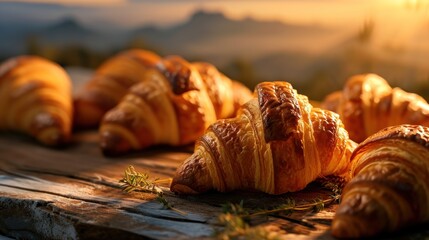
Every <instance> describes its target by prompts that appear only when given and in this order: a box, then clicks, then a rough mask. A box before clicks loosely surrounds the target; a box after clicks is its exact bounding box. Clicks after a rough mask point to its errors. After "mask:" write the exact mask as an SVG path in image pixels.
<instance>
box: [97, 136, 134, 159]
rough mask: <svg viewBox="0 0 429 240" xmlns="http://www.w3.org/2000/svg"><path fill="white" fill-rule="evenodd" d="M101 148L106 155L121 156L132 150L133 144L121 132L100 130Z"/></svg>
mask: <svg viewBox="0 0 429 240" xmlns="http://www.w3.org/2000/svg"><path fill="white" fill-rule="evenodd" d="M99 138H100V148H101V152H102V153H103V155H104V156H108V157H115V156H120V155H122V154H124V153H126V152H129V151H130V150H131V146H130V145H129V143H128V142H127V141H125V140H124V139H123V138H122V136H120V135H119V134H113V133H112V132H110V131H103V130H101V131H100V137H99Z"/></svg>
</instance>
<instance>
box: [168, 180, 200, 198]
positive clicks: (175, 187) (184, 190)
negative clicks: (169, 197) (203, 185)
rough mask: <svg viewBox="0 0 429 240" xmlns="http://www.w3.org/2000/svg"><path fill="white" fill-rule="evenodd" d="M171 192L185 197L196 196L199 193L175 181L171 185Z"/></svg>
mask: <svg viewBox="0 0 429 240" xmlns="http://www.w3.org/2000/svg"><path fill="white" fill-rule="evenodd" d="M170 191H172V192H174V193H176V194H183V195H195V194H198V193H199V192H197V191H195V190H194V189H192V188H190V187H188V186H186V185H183V184H180V183H176V181H175V180H173V182H172V183H171V186H170Z"/></svg>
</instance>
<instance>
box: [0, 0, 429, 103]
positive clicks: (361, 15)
mask: <svg viewBox="0 0 429 240" xmlns="http://www.w3.org/2000/svg"><path fill="white" fill-rule="evenodd" d="M60 2H61V1H60ZM87 2H89V3H91V1H87ZM107 2H109V1H106V3H107ZM232 2H233V3H229V1H176V2H174V1H138V0H132V1H126V2H122V3H112V4H98V3H97V4H95V3H94V4H92V5H91V4H89V5H88V4H70V3H49V1H48V2H46V1H45V2H39V1H24V2H0V60H1V61H3V60H5V59H7V58H10V57H13V56H17V55H21V54H35V55H39V56H43V57H46V58H49V59H51V60H53V61H55V62H57V63H59V64H61V65H62V66H64V67H65V68H66V69H67V71H68V72H69V73H70V74H71V77H72V79H73V80H74V81H75V83H76V85H78V84H81V83H82V82H85V81H87V80H89V78H90V77H91V74H92V72H93V70H94V69H96V68H97V67H98V66H99V65H100V64H101V63H102V62H103V61H104V60H105V59H107V58H108V57H110V56H112V55H113V54H116V53H118V52H120V51H122V50H125V49H129V48H142V49H148V50H152V51H154V52H156V53H158V54H160V55H161V56H166V55H173V54H177V55H180V56H183V57H184V58H185V59H187V60H189V61H197V60H198V61H207V62H210V63H212V64H214V65H215V66H217V67H218V68H219V69H220V70H221V71H222V72H223V73H225V74H226V75H227V76H229V77H230V78H233V79H236V80H239V81H241V82H243V83H244V84H246V85H247V86H248V87H249V88H253V87H254V86H255V85H256V84H257V83H259V82H262V81H273V80H283V81H288V82H291V83H292V84H293V86H294V87H295V88H296V89H297V90H298V92H299V93H302V94H306V95H308V96H309V97H310V98H311V99H313V100H322V99H323V98H324V97H325V96H326V95H327V94H329V93H330V92H332V91H334V90H338V89H341V88H342V87H343V84H344V81H345V80H346V79H347V78H348V77H350V76H352V75H354V74H361V73H369V72H371V73H376V74H379V75H381V76H382V77H384V78H385V79H386V80H388V82H389V83H390V84H391V85H392V86H398V87H401V88H403V89H404V90H406V91H409V92H416V93H418V94H420V95H422V96H424V97H425V98H426V99H429V64H428V61H427V59H428V57H429V18H428V14H427V12H428V6H429V4H427V2H426V1H425V0H420V1H419V0H414V1H407V0H404V1H393V0H392V1H390V3H387V1H383V0H374V1H355V0H350V1H338V0H323V1H322V0H319V1H317V0H306V1H292V0H290V1H278V2H282V3H281V4H280V3H278V2H277V3H276V2H275V1H260V2H259V5H258V4H257V2H258V1H232ZM237 2H238V3H237ZM264 2H265V4H262V3H264ZM392 2H396V3H395V4H391V3H392ZM376 3H377V4H376ZM240 4H241V5H240ZM261 4H262V5H261ZM288 4H289V5H288ZM322 4H323V5H322ZM252 6H253V7H252ZM234 9H235V10H234ZM270 9H271V10H270ZM328 9H329V11H328ZM270 11H271V12H270ZM261 12H263V13H264V14H265V15H262V13H261ZM258 14H259V15H258ZM305 16H307V18H305Z"/></svg>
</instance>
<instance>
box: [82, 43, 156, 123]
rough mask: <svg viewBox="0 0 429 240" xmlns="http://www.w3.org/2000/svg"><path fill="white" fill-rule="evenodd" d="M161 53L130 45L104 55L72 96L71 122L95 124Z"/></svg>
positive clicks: (138, 79)
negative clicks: (117, 52)
mask: <svg viewBox="0 0 429 240" xmlns="http://www.w3.org/2000/svg"><path fill="white" fill-rule="evenodd" d="M160 60H161V57H159V56H158V55H156V54H155V53H152V52H150V51H146V50H141V49H131V50H127V51H123V52H120V53H119V54H117V55H115V56H113V57H111V58H109V59H107V60H106V61H105V62H104V63H103V64H102V65H101V66H100V67H99V68H98V69H97V70H96V72H95V74H94V76H93V77H92V78H91V79H90V80H89V81H88V82H87V83H86V84H85V85H84V87H83V89H82V91H81V92H80V93H79V95H77V96H76V97H75V99H74V108H75V117H74V125H75V126H76V127H77V128H92V127H97V126H98V125H99V123H100V121H101V119H102V117H103V115H104V114H105V113H106V112H107V111H108V110H110V109H111V108H113V107H114V106H116V104H118V103H119V101H120V100H121V99H122V97H123V96H124V95H125V94H126V93H127V91H128V89H129V88H130V87H131V86H132V85H134V84H136V83H138V82H141V81H143V80H144V79H145V77H144V76H145V73H146V71H147V69H150V68H153V67H155V65H156V64H157V63H158V62H159V61H160Z"/></svg>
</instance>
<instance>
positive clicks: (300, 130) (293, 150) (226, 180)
mask: <svg viewBox="0 0 429 240" xmlns="http://www.w3.org/2000/svg"><path fill="white" fill-rule="evenodd" d="M354 147H355V143H354V142H353V141H351V140H349V138H348V134H347V132H346V131H345V129H344V128H343V125H342V123H341V121H340V120H339V117H338V115H337V114H335V113H333V112H330V111H326V110H322V109H318V108H313V107H312V106H311V104H309V102H308V99H307V97H305V96H302V95H299V94H297V93H296V91H295V90H294V89H293V88H292V86H291V85H290V84H289V83H287V82H265V83H261V84H259V85H258V86H257V87H256V89H255V98H254V99H252V100H250V101H249V102H247V103H246V104H244V106H243V108H242V110H241V112H240V114H239V115H238V116H237V117H236V118H231V119H223V120H219V121H217V122H215V123H214V124H212V125H211V126H210V127H209V128H208V129H207V130H206V132H205V134H204V135H203V136H202V137H201V138H200V139H199V140H198V141H197V142H196V145H195V151H194V154H193V155H192V156H191V157H190V158H188V159H187V160H186V161H185V162H184V163H183V164H182V166H180V167H179V169H178V170H177V172H176V175H175V176H174V178H173V182H172V184H171V187H170V188H171V190H172V191H173V192H176V193H181V194H196V193H202V192H205V191H209V190H212V189H214V190H217V191H221V192H226V191H232V190H237V189H244V190H257V191H262V192H266V193H270V194H281V193H285V192H289V191H298V190H301V189H303V188H304V187H305V186H306V185H307V184H308V183H310V182H311V181H313V180H314V179H315V178H317V177H320V176H327V175H331V174H335V175H339V176H342V175H344V176H345V175H347V173H348V169H349V156H350V154H351V152H352V150H353V149H354Z"/></svg>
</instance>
